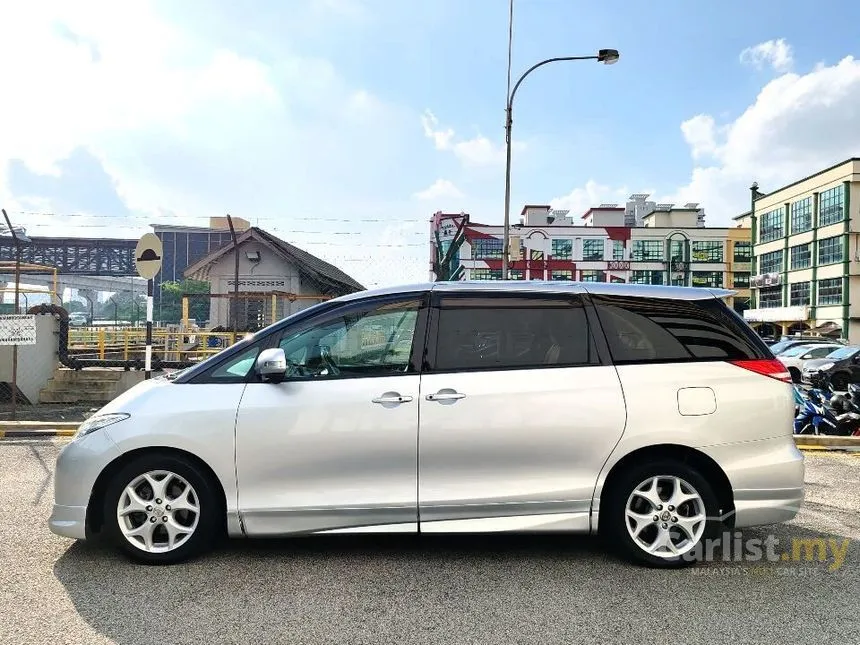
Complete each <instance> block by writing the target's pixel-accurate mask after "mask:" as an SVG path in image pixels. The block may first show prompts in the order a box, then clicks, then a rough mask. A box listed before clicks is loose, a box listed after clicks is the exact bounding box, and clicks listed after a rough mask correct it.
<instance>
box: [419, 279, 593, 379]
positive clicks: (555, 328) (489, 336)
mask: <svg viewBox="0 0 860 645" xmlns="http://www.w3.org/2000/svg"><path fill="white" fill-rule="evenodd" d="M436 345H437V347H436V357H435V365H434V368H433V369H434V370H435V371H441V372H448V371H461V370H506V369H527V368H543V367H573V366H585V365H595V364H597V362H598V360H597V355H596V351H595V348H594V344H593V342H592V339H591V333H590V331H589V328H588V319H587V317H586V315H585V310H584V309H583V306H582V301H581V300H580V298H579V297H578V296H564V297H561V296H559V297H552V298H538V297H523V296H496V297H492V298H487V297H480V296H446V297H444V298H442V299H441V301H440V303H439V325H438V335H437V341H436Z"/></svg>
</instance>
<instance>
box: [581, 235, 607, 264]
mask: <svg viewBox="0 0 860 645" xmlns="http://www.w3.org/2000/svg"><path fill="white" fill-rule="evenodd" d="M582 259H583V260H585V261H587V262H595V261H600V260H602V259H603V239H597V240H595V239H586V240H582Z"/></svg>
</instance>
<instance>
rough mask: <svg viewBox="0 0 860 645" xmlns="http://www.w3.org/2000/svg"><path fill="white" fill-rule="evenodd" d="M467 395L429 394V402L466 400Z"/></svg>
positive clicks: (458, 393) (451, 393)
mask: <svg viewBox="0 0 860 645" xmlns="http://www.w3.org/2000/svg"><path fill="white" fill-rule="evenodd" d="M465 398H466V395H465V394H463V393H462V392H436V394H428V395H427V400H428V401H456V400H457V399H465Z"/></svg>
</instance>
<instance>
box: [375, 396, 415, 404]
mask: <svg viewBox="0 0 860 645" xmlns="http://www.w3.org/2000/svg"><path fill="white" fill-rule="evenodd" d="M411 400H412V397H411V396H401V395H400V394H396V393H395V394H387V393H386V394H383V395H382V396H378V397H376V398H375V399H372V402H373V403H380V404H383V405H385V404H386V403H387V404H389V405H390V404H392V403H394V404H397V403H409V402H410V401H411Z"/></svg>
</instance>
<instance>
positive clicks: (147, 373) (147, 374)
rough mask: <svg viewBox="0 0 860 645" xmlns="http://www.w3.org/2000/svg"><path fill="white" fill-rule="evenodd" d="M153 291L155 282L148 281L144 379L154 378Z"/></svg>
mask: <svg viewBox="0 0 860 645" xmlns="http://www.w3.org/2000/svg"><path fill="white" fill-rule="evenodd" d="M152 289H153V280H152V278H150V279H149V280H147V281H146V360H145V362H144V366H143V369H144V374H143V378H144V379H150V378H152V308H153V307H152Z"/></svg>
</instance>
